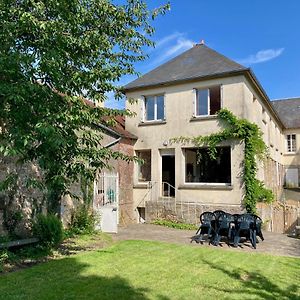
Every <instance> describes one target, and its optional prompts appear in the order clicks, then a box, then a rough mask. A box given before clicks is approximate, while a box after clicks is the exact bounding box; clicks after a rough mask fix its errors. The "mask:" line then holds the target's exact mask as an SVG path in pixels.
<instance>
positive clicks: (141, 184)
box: [133, 182, 149, 189]
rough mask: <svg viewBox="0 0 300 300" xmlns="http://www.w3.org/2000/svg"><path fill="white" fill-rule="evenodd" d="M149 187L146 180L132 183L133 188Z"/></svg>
mask: <svg viewBox="0 0 300 300" xmlns="http://www.w3.org/2000/svg"><path fill="white" fill-rule="evenodd" d="M148 187H149V183H148V182H145V183H144V182H143V183H142V182H141V183H137V184H134V185H133V188H134V189H146V188H148Z"/></svg>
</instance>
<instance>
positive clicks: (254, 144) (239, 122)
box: [171, 109, 274, 213]
mask: <svg viewBox="0 0 300 300" xmlns="http://www.w3.org/2000/svg"><path fill="white" fill-rule="evenodd" d="M218 117H219V119H220V121H222V122H224V126H225V129H223V130H222V131H220V132H218V133H213V134H211V135H208V136H198V137H192V138H189V137H178V138H174V139H172V140H171V141H172V142H177V143H179V142H180V143H185V144H186V143H193V144H194V145H195V146H196V147H203V146H207V147H208V152H209V156H210V158H211V159H216V153H217V150H216V147H217V145H218V144H219V143H221V142H222V141H225V140H230V139H239V140H242V141H243V142H244V145H245V156H244V172H243V180H244V184H245V197H244V205H245V208H246V210H247V212H250V213H255V211H256V203H257V201H264V202H267V203H270V202H272V201H273V198H274V195H273V193H272V191H271V190H269V189H267V188H266V187H265V186H264V184H263V182H261V181H259V180H258V179H257V178H256V173H257V159H263V158H264V157H266V155H267V154H268V149H267V146H266V144H265V143H264V141H263V138H262V135H263V133H262V132H261V130H260V128H259V127H258V126H257V125H256V124H254V123H251V122H249V121H248V120H246V119H239V118H237V117H236V116H235V115H234V114H233V113H232V112H230V111H229V110H227V109H221V110H220V111H219V112H218Z"/></svg>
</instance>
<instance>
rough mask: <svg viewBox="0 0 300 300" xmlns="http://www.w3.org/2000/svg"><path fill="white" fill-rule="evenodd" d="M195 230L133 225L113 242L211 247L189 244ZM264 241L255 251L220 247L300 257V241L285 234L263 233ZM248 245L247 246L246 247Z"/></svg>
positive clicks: (235, 249) (244, 247)
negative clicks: (148, 242)
mask: <svg viewBox="0 0 300 300" xmlns="http://www.w3.org/2000/svg"><path fill="white" fill-rule="evenodd" d="M194 234H195V230H179V229H173V228H168V227H164V226H159V225H153V224H133V225H129V226H128V227H126V228H122V227H121V228H119V232H118V233H117V234H114V235H113V239H114V240H117V241H118V240H148V241H162V242H168V243H177V244H185V245H190V246H191V247H212V248H215V247H214V246H209V245H208V244H207V243H205V244H204V245H201V244H196V243H190V240H191V237H192V236H193V235H194ZM263 234H264V237H265V240H264V241H263V242H260V243H259V244H257V248H256V249H252V247H251V244H250V243H248V244H245V245H244V246H243V248H241V247H238V248H233V247H229V246H228V245H227V244H226V243H222V244H221V247H218V248H223V249H226V250H231V251H247V252H254V253H257V252H262V253H267V254H272V255H280V256H292V257H300V239H295V238H291V237H288V236H287V235H285V234H280V233H273V232H267V231H264V232H263ZM248 245H249V246H248Z"/></svg>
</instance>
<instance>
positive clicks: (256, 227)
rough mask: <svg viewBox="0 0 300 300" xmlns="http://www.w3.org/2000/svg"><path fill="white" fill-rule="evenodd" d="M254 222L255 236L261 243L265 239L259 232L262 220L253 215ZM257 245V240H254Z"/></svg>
mask: <svg viewBox="0 0 300 300" xmlns="http://www.w3.org/2000/svg"><path fill="white" fill-rule="evenodd" d="M254 219H255V220H254V221H255V230H256V235H257V236H259V237H260V239H261V240H262V241H263V240H264V239H265V238H264V236H263V233H262V231H261V225H262V219H261V218H260V217H259V216H256V215H254ZM256 242H257V243H258V240H256Z"/></svg>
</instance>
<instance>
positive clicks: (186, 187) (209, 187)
mask: <svg viewBox="0 0 300 300" xmlns="http://www.w3.org/2000/svg"><path fill="white" fill-rule="evenodd" d="M178 189H179V190H226V191H228V190H233V185H219V184H201V183H199V184H195V183H192V184H189V183H185V184H181V185H179V187H178Z"/></svg>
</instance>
